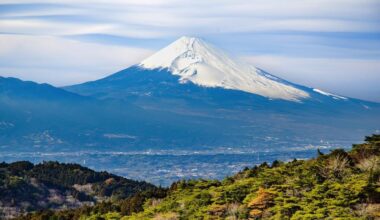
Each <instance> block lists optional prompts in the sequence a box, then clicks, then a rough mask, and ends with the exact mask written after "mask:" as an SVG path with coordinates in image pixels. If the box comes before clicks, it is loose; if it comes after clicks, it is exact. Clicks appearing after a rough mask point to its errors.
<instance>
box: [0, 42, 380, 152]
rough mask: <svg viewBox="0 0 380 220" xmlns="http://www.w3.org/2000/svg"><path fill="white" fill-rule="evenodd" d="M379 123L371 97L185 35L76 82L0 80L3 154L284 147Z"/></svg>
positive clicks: (330, 139) (342, 136)
mask: <svg viewBox="0 0 380 220" xmlns="http://www.w3.org/2000/svg"><path fill="white" fill-rule="evenodd" d="M379 129H380V104H378V103H373V102H368V101H363V100H358V99H353V98H349V97H344V96H341V95H335V94H331V93H328V92H325V91H321V90H319V89H315V88H309V87H306V86H301V85H297V84H294V83H291V82H288V81H286V80H283V79H280V78H278V77H276V76H274V75H272V74H269V73H267V72H265V71H264V70H261V69H259V68H256V67H253V66H250V65H248V64H245V63H242V62H238V61H235V60H234V59H232V58H229V57H228V55H226V54H224V52H221V51H220V50H219V49H216V48H215V47H214V46H211V45H209V44H207V43H206V42H204V41H203V40H201V39H197V38H190V37H182V38H180V39H178V40H177V41H175V42H174V43H172V44H170V45H169V46H167V47H166V48H164V49H162V50H160V51H158V52H157V53H156V54H154V55H152V56H151V57H149V58H147V59H145V60H144V61H142V62H141V63H140V64H137V65H134V66H131V67H129V68H127V69H125V70H122V71H119V72H117V73H115V74H112V75H110V76H108V77H105V78H103V79H99V80H96V81H92V82H86V83H83V84H79V85H73V86H68V87H64V88H56V87H53V86H50V85H47V84H37V83H33V82H25V81H21V80H18V79H15V78H3V77H1V78H0V147H1V149H2V151H13V150H27V151H28V150H36V149H39V150H56V149H59V150H62V151H66V150H67V151H70V150H73V149H75V150H88V149H91V150H94V149H96V150H120V151H126V150H141V149H213V148H215V147H232V148H250V149H256V150H258V149H260V150H277V149H279V148H281V149H282V150H283V149H285V148H286V147H289V146H285V145H286V143H290V142H291V143H292V144H293V145H294V146H296V147H303V146H306V145H309V144H312V145H317V144H320V143H319V141H320V140H322V141H323V143H324V144H326V143H328V144H333V143H335V144H344V143H349V142H352V141H357V140H360V137H362V136H363V135H365V134H368V133H375V132H376V131H378V130H379ZM342 140H344V141H342ZM263 143H265V144H263Z"/></svg>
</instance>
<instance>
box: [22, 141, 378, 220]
mask: <svg viewBox="0 0 380 220" xmlns="http://www.w3.org/2000/svg"><path fill="white" fill-rule="evenodd" d="M318 152H319V151H318ZM379 178H380V135H372V136H370V137H366V138H365V142H364V143H363V144H357V145H353V148H352V150H351V151H349V152H346V151H344V150H339V149H338V150H333V151H332V152H331V153H329V154H323V153H321V152H319V156H318V157H317V158H315V159H310V160H293V161H291V162H287V163H284V162H279V161H274V162H273V163H272V164H271V165H268V164H267V163H263V164H261V165H260V166H254V167H251V168H246V169H244V170H243V171H241V172H239V173H237V174H236V175H234V176H231V177H228V178H225V179H224V180H223V181H217V180H187V181H186V180H183V181H179V182H176V183H173V184H172V186H171V187H170V188H169V189H168V192H167V194H166V192H164V191H162V192H161V193H158V191H155V192H152V191H151V192H150V193H149V192H144V193H138V194H135V195H134V196H132V197H130V198H127V199H122V200H119V201H117V202H104V203H99V204H97V205H95V206H94V207H88V206H86V207H83V208H80V209H75V210H69V211H60V212H55V213H53V212H39V213H35V214H33V215H29V216H26V217H24V219H123V220H129V219H136V220H137V219H138V220H141V219H281V220H283V219H379V218H380V179H379ZM48 216H49V217H51V218H49V217H48Z"/></svg>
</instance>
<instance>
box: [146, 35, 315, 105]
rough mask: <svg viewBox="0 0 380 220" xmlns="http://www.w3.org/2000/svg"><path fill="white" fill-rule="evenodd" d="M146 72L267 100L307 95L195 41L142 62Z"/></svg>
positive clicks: (184, 41)
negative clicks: (168, 74) (154, 71)
mask: <svg viewBox="0 0 380 220" xmlns="http://www.w3.org/2000/svg"><path fill="white" fill-rule="evenodd" d="M139 66H141V67H143V68H146V69H165V68H167V69H168V70H169V71H170V72H172V74H174V75H178V76H180V82H181V83H186V82H188V81H190V82H192V83H194V84H197V85H200V86H205V87H220V88H225V89H234V90H241V91H245V92H249V93H254V94H257V95H261V96H265V97H268V98H271V99H284V100H290V101H300V100H301V99H304V98H308V97H309V94H308V93H307V92H305V91H303V90H300V89H298V88H296V87H294V86H292V85H291V84H287V83H284V82H283V81H282V80H280V79H279V78H277V77H274V76H272V75H268V74H265V73H263V72H262V71H261V70H259V69H257V68H255V67H254V66H251V65H249V64H246V63H243V62H239V61H236V60H234V59H232V58H230V57H229V56H228V55H226V54H225V53H224V52H222V51H220V50H219V49H217V48H215V47H213V46H211V45H209V44H208V43H206V42H204V41H203V40H201V39H199V38H194V37H181V38H179V39H178V40H176V41H175V42H173V43H172V44H170V45H169V46H167V47H165V48H163V49H161V50H160V51H158V52H157V53H155V54H153V55H152V56H150V57H148V58H147V59H145V60H143V61H142V62H141V63H140V64H139Z"/></svg>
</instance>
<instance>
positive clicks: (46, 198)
mask: <svg viewBox="0 0 380 220" xmlns="http://www.w3.org/2000/svg"><path fill="white" fill-rule="evenodd" d="M153 189H156V187H155V186H153V185H151V184H149V183H146V182H138V181H134V180H128V179H125V178H122V177H119V176H116V175H113V174H109V173H107V172H95V171H93V170H90V169H88V168H85V167H82V166H80V165H77V164H61V163H58V162H44V163H41V164H37V165H34V164H32V163H30V162H27V161H19V162H14V163H10V164H8V163H0V219H3V218H11V217H15V216H17V215H19V214H21V213H25V212H32V211H37V210H42V209H67V208H77V207H81V206H83V205H93V204H95V203H98V202H101V201H115V200H121V199H125V198H128V197H130V196H131V195H134V194H136V193H137V192H140V191H145V190H153Z"/></svg>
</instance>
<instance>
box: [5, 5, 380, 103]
mask: <svg viewBox="0 0 380 220" xmlns="http://www.w3.org/2000/svg"><path fill="white" fill-rule="evenodd" d="M379 11H380V1H378V0H361V1H358V0H318V1H312V0H289V1H278V0H252V1H245V0H236V1H230V0H210V1H201V0H194V1H183V0H155V1H150V0H93V1H88V0H2V1H1V2H0V37H1V40H2V42H0V64H1V66H0V75H14V76H19V77H22V78H27V79H32V80H39V81H46V82H50V83H54V84H56V85H62V84H67V83H71V82H78V81H85V80H88V79H95V78H96V77H100V76H103V74H106V73H111V72H112V70H116V69H118V68H121V67H122V66H123V65H125V67H126V66H127V65H129V64H132V63H134V62H137V61H138V60H139V58H141V57H143V56H144V55H147V54H149V53H150V52H151V51H153V50H155V49H158V48H160V47H162V46H165V44H167V43H169V42H170V41H172V40H175V39H176V38H178V37H179V36H181V35H195V36H199V37H203V38H205V39H206V40H209V41H211V42H212V43H214V44H216V45H217V46H221V47H222V48H224V49H226V50H227V51H229V52H231V53H233V54H235V55H237V56H243V57H247V56H250V57H252V56H255V57H261V60H264V59H263V58H262V57H267V58H266V60H267V62H266V64H265V67H267V68H269V69H271V68H273V66H276V65H278V64H276V62H284V63H282V65H281V69H278V70H277V69H276V72H278V73H279V74H281V73H285V74H283V75H282V77H284V78H288V77H286V76H287V74H289V78H291V80H296V81H297V79H303V76H304V75H305V74H303V73H301V71H294V67H293V66H292V65H290V63H292V62H291V61H290V60H293V61H294V60H297V59H298V60H299V59H300V58H305V57H306V58H307V60H304V62H303V63H307V65H308V66H309V67H310V69H314V70H315V71H313V73H312V74H311V73H310V74H309V76H310V77H311V78H313V77H316V76H319V77H321V76H322V77H324V76H325V75H324V73H325V71H326V70H324V69H321V68H319V67H320V65H321V60H320V59H325V61H324V62H323V63H324V64H325V65H329V66H331V68H330V72H331V75H330V77H329V78H327V77H326V81H323V82H322V81H321V82H319V83H318V84H317V83H315V82H316V81H310V82H305V83H308V84H309V85H313V86H314V85H316V86H318V87H322V88H325V89H326V90H331V91H332V90H334V91H337V92H338V93H339V92H340V93H347V94H353V96H355V94H356V96H357V97H360V98H366V97H369V98H370V99H372V100H378V101H380V95H378V96H379V97H375V98H373V95H372V96H371V97H370V94H369V92H368V94H367V95H366V94H364V92H354V93H355V94H354V93H348V92H347V91H346V90H345V89H344V88H345V86H347V85H348V84H342V83H340V84H339V83H337V82H338V81H339V80H340V79H339V77H340V76H341V75H340V74H342V73H344V72H350V77H351V76H352V77H353V78H355V77H357V76H359V75H361V74H362V73H359V72H357V73H355V71H359V70H360V69H361V68H362V67H363V66H364V64H363V63H365V65H369V66H370V67H369V68H371V71H372V74H380V72H379V71H380V70H378V65H377V64H376V63H377V61H379V60H380V52H379V51H380V13H379ZM4 41H5V43H4ZM31 44H33V45H32V46H31ZM73 51H75V52H73ZM96 51H100V52H96ZM107 51H108V52H107ZM111 52H112V53H113V54H114V56H112V55H111ZM94 54H96V55H94ZM79 56H80V58H79ZM20 57H22V58H23V59H19V58H20ZM72 57H76V59H74V58H72ZM268 57H269V58H268ZM278 57H282V58H286V59H290V60H286V59H282V58H281V59H279V58H278ZM58 58H60V59H58ZM271 59H273V60H275V62H269V61H270V60H271ZM63 60H66V61H63ZM329 60H334V63H335V64H336V63H340V64H341V65H333V63H328V61H329ZM306 61H307V62H306ZM80 63H83V64H82V65H80ZM344 63H347V65H343V64H344ZM35 65H37V66H38V67H36V66H35ZM32 66H33V68H32ZM105 66H107V67H108V68H105ZM111 66H112V68H111ZM301 66H302V65H301ZM32 69H33V70H32ZM57 69H59V73H57V72H58V71H56V70H57ZM299 69H300V70H301V69H302V68H301V67H300V68H299ZM65 71H67V73H66V74H65ZM108 71H110V72H108ZM26 72H28V73H26ZM31 72H33V73H31ZM38 72H41V73H40V74H39V73H38ZM42 72H45V73H48V72H50V74H53V73H56V74H55V75H57V76H58V77H50V78H49V77H48V75H49V74H42ZM295 73H297V74H295ZM297 77H298V78H297ZM319 77H316V78H319ZM364 78H365V77H364ZM373 80H378V78H376V77H375V78H373V77H372V78H371V77H369V78H368V81H363V82H362V84H363V86H362V87H368V86H372V84H371V83H372V81H373ZM301 81H302V80H301ZM327 81H328V82H327ZM377 82H378V81H377ZM379 83H380V82H379Z"/></svg>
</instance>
